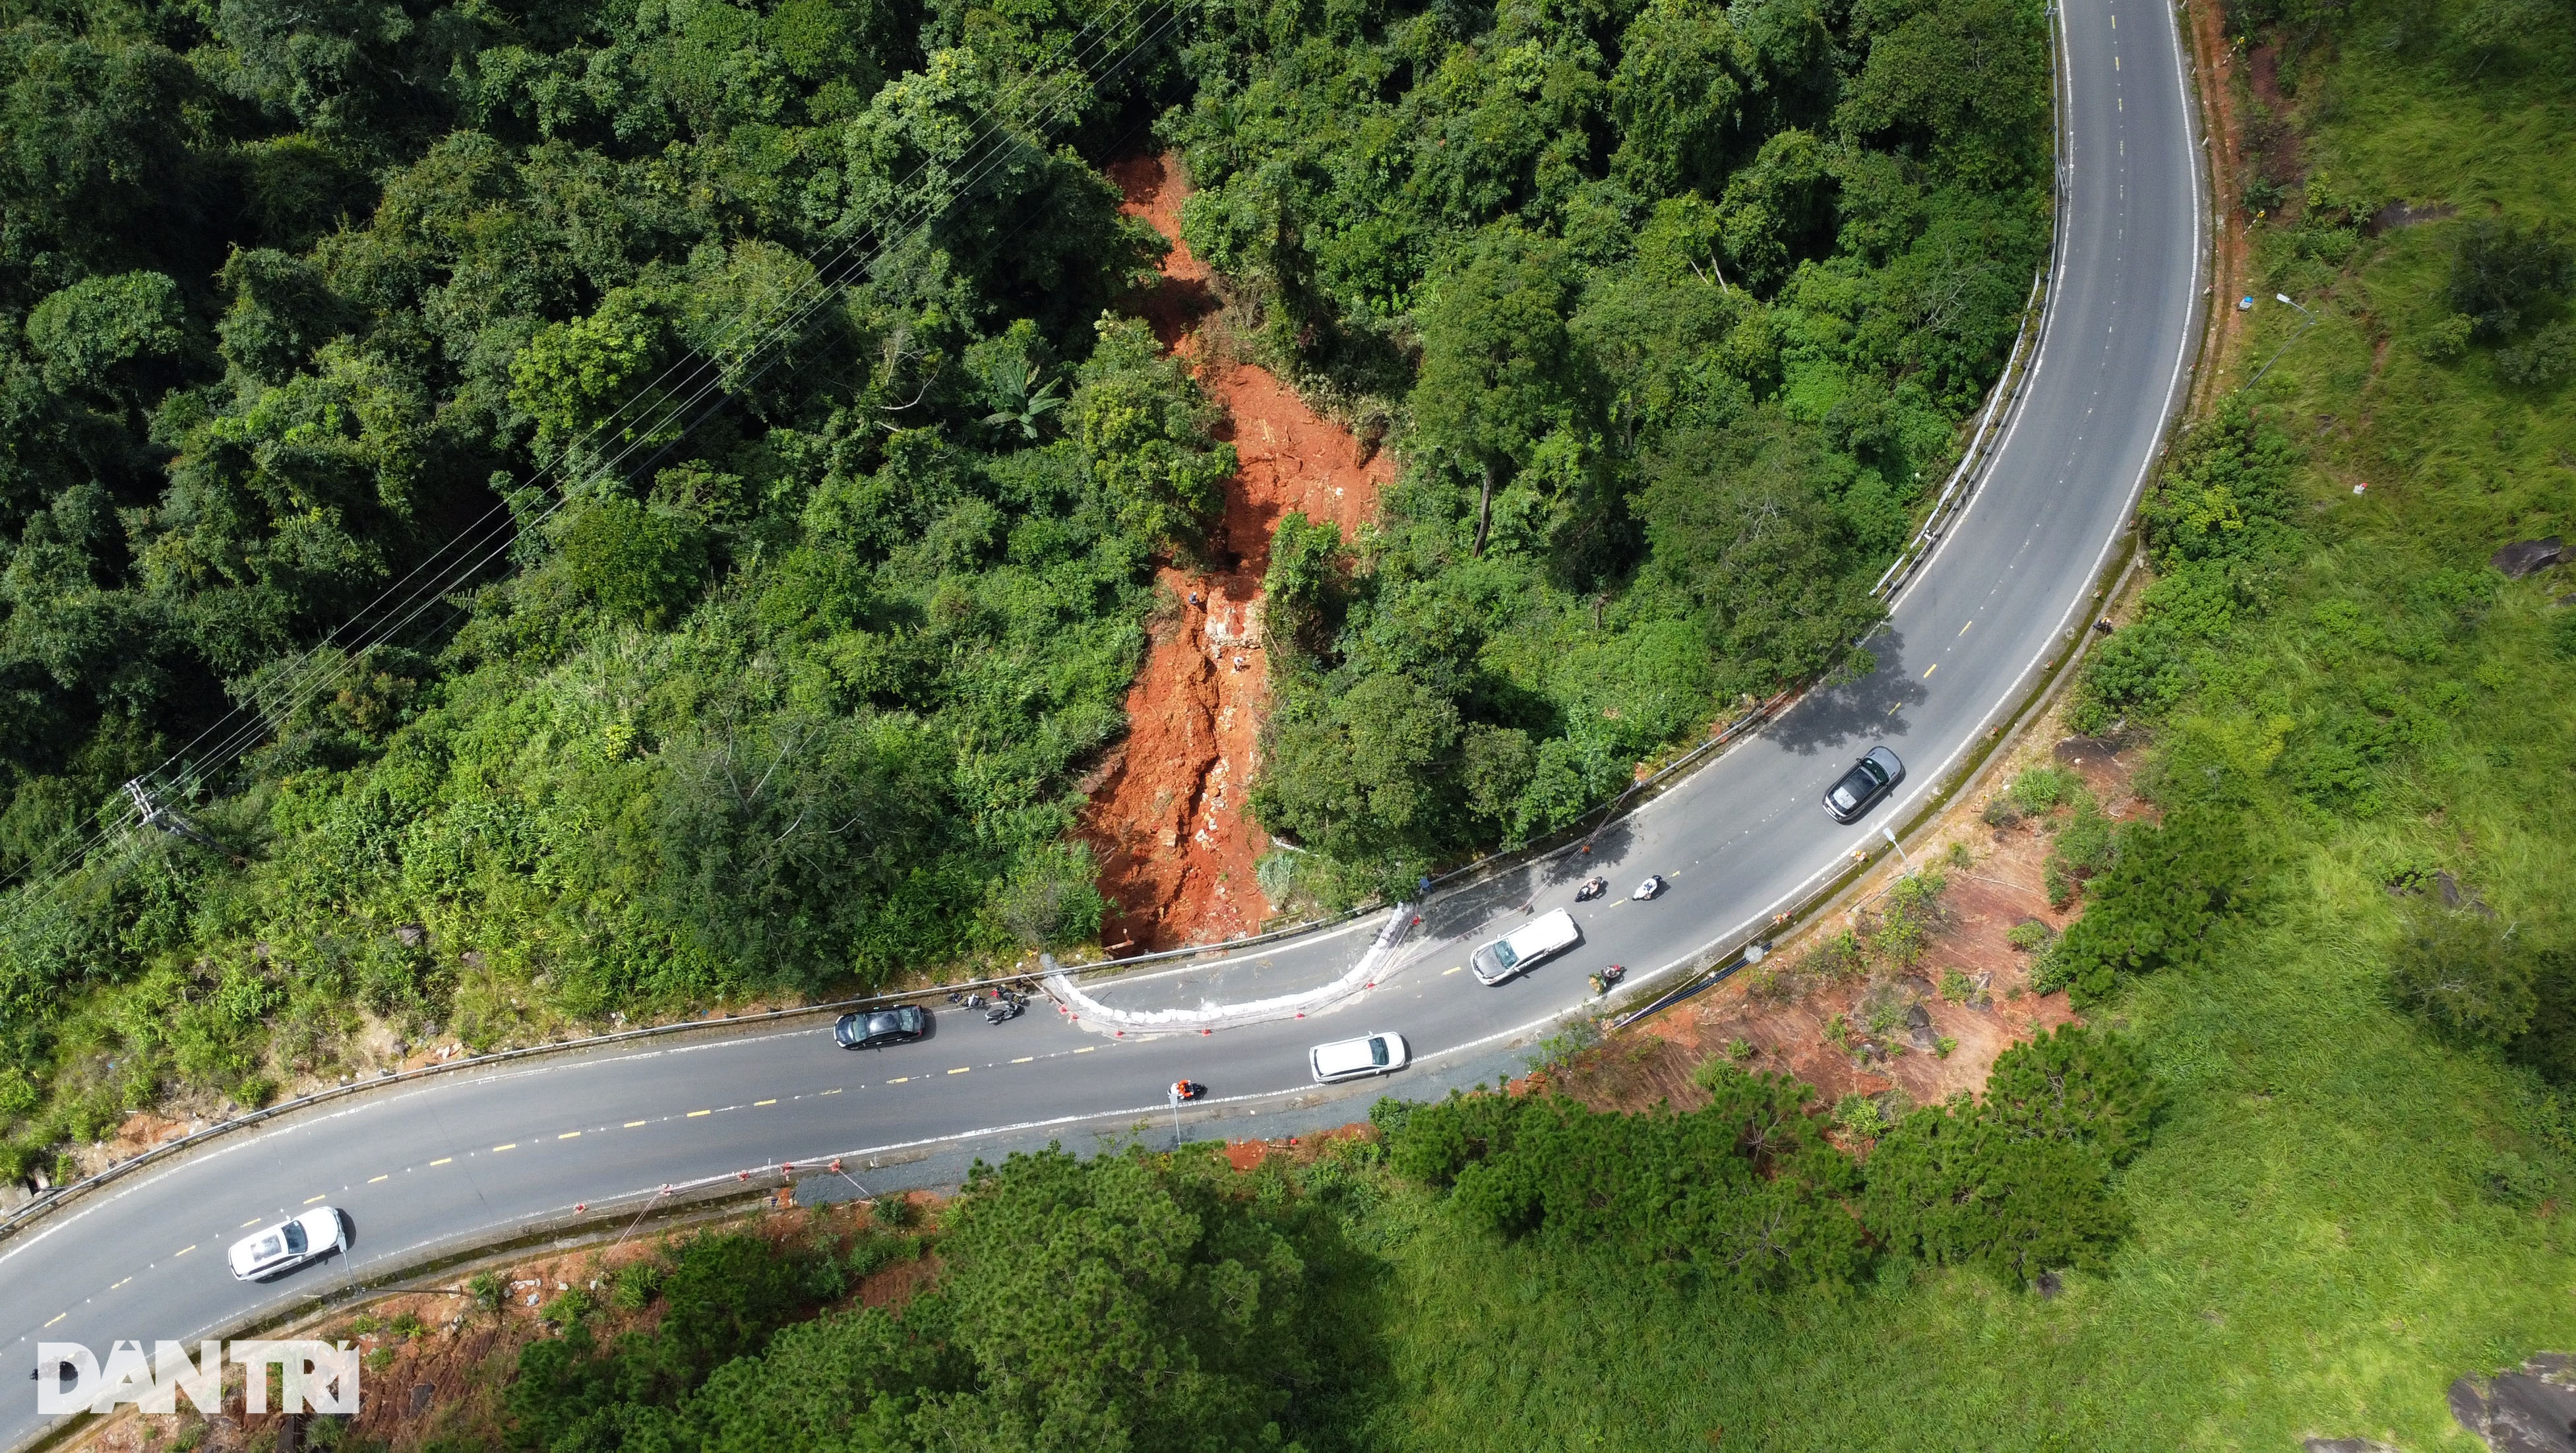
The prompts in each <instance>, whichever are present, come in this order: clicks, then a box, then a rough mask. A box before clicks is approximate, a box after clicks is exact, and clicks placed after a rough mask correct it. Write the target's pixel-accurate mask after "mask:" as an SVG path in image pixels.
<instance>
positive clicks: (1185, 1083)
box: [1172, 1080, 1207, 1100]
mask: <svg viewBox="0 0 2576 1453" xmlns="http://www.w3.org/2000/svg"><path fill="white" fill-rule="evenodd" d="M1206 1093H1207V1086H1205V1085H1202V1084H1200V1083H1199V1082H1198V1081H1196V1080H1174V1081H1172V1098H1173V1099H1175V1100H1195V1099H1197V1098H1198V1097H1200V1096H1201V1095H1204V1094H1206Z"/></svg>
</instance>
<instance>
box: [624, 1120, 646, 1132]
mask: <svg viewBox="0 0 2576 1453" xmlns="http://www.w3.org/2000/svg"><path fill="white" fill-rule="evenodd" d="M650 1123H651V1122H650V1121H645V1120H629V1121H627V1122H626V1124H625V1126H624V1127H623V1128H624V1129H627V1130H632V1129H634V1128H635V1127H636V1126H638V1125H646V1124H650Z"/></svg>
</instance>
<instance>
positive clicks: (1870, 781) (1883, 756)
mask: <svg viewBox="0 0 2576 1453" xmlns="http://www.w3.org/2000/svg"><path fill="white" fill-rule="evenodd" d="M1904 780H1905V764H1904V763H1903V762H1900V761H1898V760H1896V754H1895V753H1894V752H1891V751H1889V750H1888V749H1887V748H1885V747H1872V748H1870V749H1869V755H1868V756H1866V757H1863V758H1861V759H1860V760H1859V761H1857V762H1854V763H1852V769H1851V770H1850V771H1848V772H1845V773H1844V774H1843V780H1841V781H1840V782H1837V783H1835V784H1834V790H1833V791H1831V792H1828V793H1826V794H1825V811H1827V812H1830V813H1832V814H1833V815H1834V821H1836V822H1849V821H1851V820H1852V819H1853V818H1855V817H1858V816H1860V815H1861V814H1862V813H1864V812H1867V811H1869V809H1870V805H1871V804H1872V803H1875V802H1876V801H1878V799H1880V798H1881V797H1884V796H1886V795H1887V789H1889V788H1890V787H1893V786H1895V785H1896V784H1897V783H1899V782H1902V781H1904Z"/></svg>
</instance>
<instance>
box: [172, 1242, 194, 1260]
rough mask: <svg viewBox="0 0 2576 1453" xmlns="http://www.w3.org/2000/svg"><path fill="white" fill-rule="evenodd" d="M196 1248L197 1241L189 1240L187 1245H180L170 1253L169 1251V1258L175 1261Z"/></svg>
mask: <svg viewBox="0 0 2576 1453" xmlns="http://www.w3.org/2000/svg"><path fill="white" fill-rule="evenodd" d="M196 1249H197V1243H195V1242H194V1241H191V1242H189V1243H188V1244H187V1245H185V1246H182V1247H180V1248H179V1249H178V1250H176V1251H173V1252H171V1253H170V1259H171V1260H172V1261H177V1260H178V1259H179V1258H180V1257H183V1256H185V1255H187V1254H188V1253H189V1252H191V1251H194V1250H196Z"/></svg>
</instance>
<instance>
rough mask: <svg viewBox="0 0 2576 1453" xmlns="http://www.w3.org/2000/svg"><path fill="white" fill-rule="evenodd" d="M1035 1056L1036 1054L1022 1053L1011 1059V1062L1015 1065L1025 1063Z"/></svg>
mask: <svg viewBox="0 0 2576 1453" xmlns="http://www.w3.org/2000/svg"><path fill="white" fill-rule="evenodd" d="M1036 1058H1037V1056H1036V1055H1033V1054H1024V1055H1021V1056H1020V1057H1019V1058H1018V1059H1015V1060H1013V1061H1011V1063H1013V1064H1015V1065H1024V1064H1027V1063H1028V1062H1029V1061H1031V1060H1033V1059H1036Z"/></svg>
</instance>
